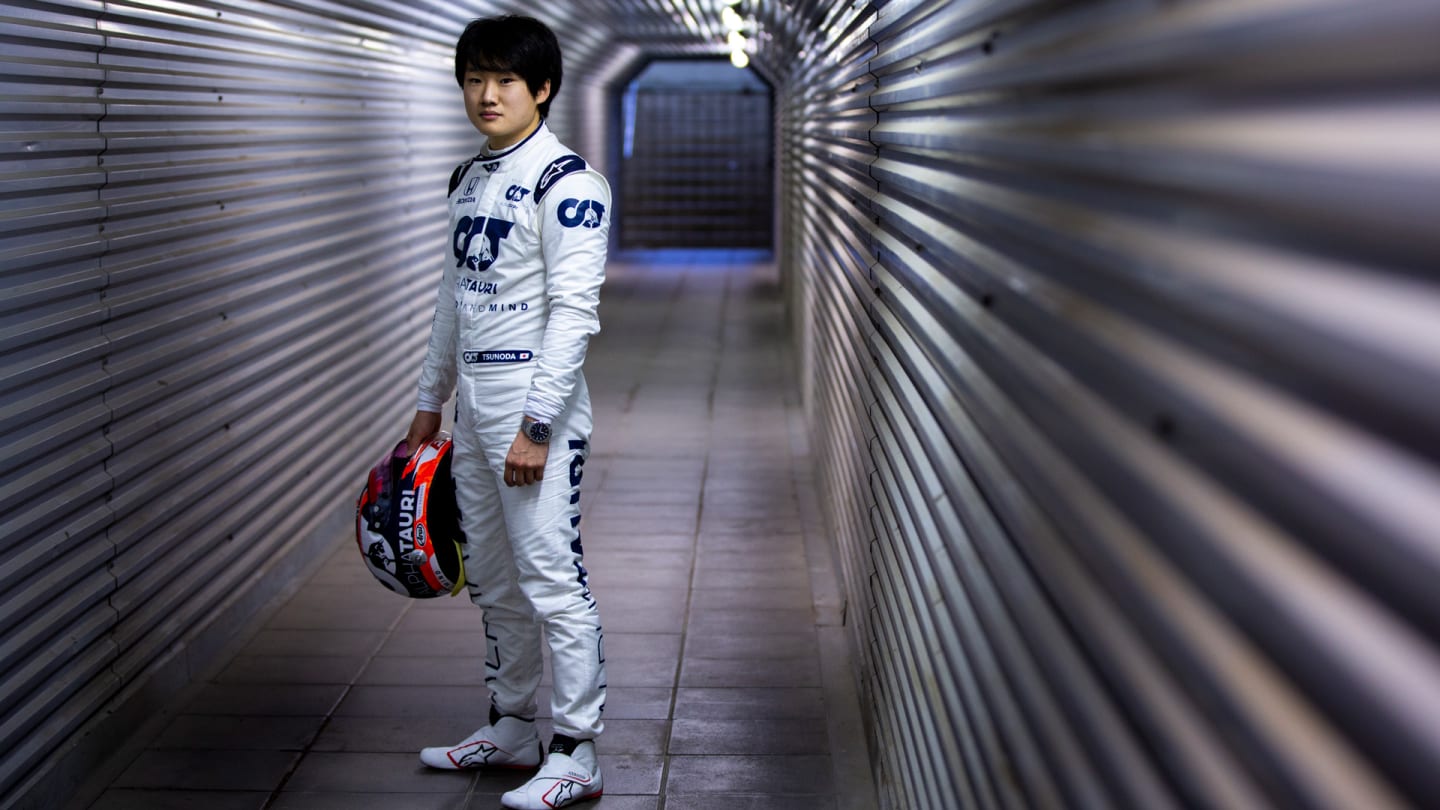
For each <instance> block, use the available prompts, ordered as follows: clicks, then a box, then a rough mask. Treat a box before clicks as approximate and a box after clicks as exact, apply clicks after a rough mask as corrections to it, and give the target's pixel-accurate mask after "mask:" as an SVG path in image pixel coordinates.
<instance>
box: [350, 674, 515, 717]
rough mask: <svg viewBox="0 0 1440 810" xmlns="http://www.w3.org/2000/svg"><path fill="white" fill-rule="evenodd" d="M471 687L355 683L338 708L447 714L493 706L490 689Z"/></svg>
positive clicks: (372, 713)
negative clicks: (358, 684) (474, 707)
mask: <svg viewBox="0 0 1440 810" xmlns="http://www.w3.org/2000/svg"><path fill="white" fill-rule="evenodd" d="M481 683H483V681H479V680H477V681H476V682H475V685H472V686H423V685H421V686H414V685H410V686H352V687H350V691H349V692H348V693H347V694H346V695H345V699H344V700H343V701H341V703H340V705H339V706H338V707H337V708H336V709H335V716H337V717H445V716H447V715H450V714H454V713H455V712H464V711H466V709H467V707H471V706H478V707H481V711H485V710H487V709H488V707H489V705H490V692H489V690H487V689H486V688H485V687H484V686H481V685H480V684H481Z"/></svg>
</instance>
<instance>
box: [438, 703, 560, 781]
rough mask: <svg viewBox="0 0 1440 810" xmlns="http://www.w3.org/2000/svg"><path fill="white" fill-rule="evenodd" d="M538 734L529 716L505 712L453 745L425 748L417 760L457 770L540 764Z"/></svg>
mask: <svg viewBox="0 0 1440 810" xmlns="http://www.w3.org/2000/svg"><path fill="white" fill-rule="evenodd" d="M540 750H541V745H540V735H539V734H537V733H536V732H535V723H534V721H532V720H522V719H520V718H518V717H511V716H509V715H506V716H503V717H499V718H497V719H496V720H495V721H494V722H492V723H490V724H489V725H487V726H484V727H482V728H480V729H479V730H478V731H476V732H475V733H474V734H471V735H470V736H469V737H466V738H465V739H464V740H462V741H460V742H458V743H456V744H455V745H444V746H439V747H437V748H426V749H424V750H423V751H421V752H420V761H421V762H423V763H425V764H426V765H429V766H430V767H432V768H442V769H444V770H450V771H458V770H464V769H469V768H512V769H516V770H530V769H531V768H534V767H535V766H536V765H539V764H540Z"/></svg>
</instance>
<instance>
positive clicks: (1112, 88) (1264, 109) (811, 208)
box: [0, 0, 1440, 808]
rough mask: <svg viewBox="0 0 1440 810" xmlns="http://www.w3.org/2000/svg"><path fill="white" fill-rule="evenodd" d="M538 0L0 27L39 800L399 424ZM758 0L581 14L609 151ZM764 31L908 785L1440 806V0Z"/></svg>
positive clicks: (816, 396) (1079, 7)
mask: <svg viewBox="0 0 1440 810" xmlns="http://www.w3.org/2000/svg"><path fill="white" fill-rule="evenodd" d="M501 5H502V4H489V3H484V2H472V3H469V4H466V5H465V6H464V7H454V6H448V5H447V6H442V5H439V4H430V3H421V4H395V3H389V2H380V1H379V0H376V2H369V3H352V4H336V3H327V2H304V3H299V2H297V3H285V4H280V3H260V2H235V3H224V4H211V5H206V6H199V5H190V4H185V3H172V2H164V3H161V2H131V3H98V2H69V3H63V2H57V3H40V2H24V3H10V4H6V5H5V6H4V7H3V8H0V23H3V25H4V28H3V31H0V38H3V42H4V48H3V51H0V65H3V69H0V113H3V115H4V117H5V127H4V131H3V132H4V134H3V137H0V149H3V152H0V154H3V164H0V240H3V241H0V262H3V270H0V287H3V296H0V335H3V341H0V381H3V384H0V435H3V451H0V462H3V465H0V470H3V472H0V510H3V514H4V515H5V517H4V518H3V521H4V523H3V527H4V528H3V532H0V543H3V544H4V550H5V552H6V555H5V559H6V562H5V563H4V564H3V577H0V618H3V620H4V621H3V629H0V651H3V654H0V705H3V718H0V746H3V750H5V751H6V752H7V753H6V755H5V758H4V760H3V763H0V786H3V791H4V793H5V794H6V795H7V796H13V795H14V794H15V792H16V790H17V789H19V787H20V785H21V780H22V779H24V778H26V776H27V774H28V775H29V777H30V779H31V781H32V782H33V781H35V780H37V779H43V778H45V775H46V773H47V771H46V769H47V768H51V767H57V766H56V765H55V763H56V762H57V761H60V760H59V759H58V757H59V755H60V752H61V749H60V746H61V745H62V743H65V741H66V740H67V739H69V740H71V741H73V740H74V739H75V738H76V736H75V735H76V732H77V730H82V729H85V728H90V727H93V725H94V724H95V723H97V722H98V719H97V718H101V717H103V716H104V715H105V713H107V712H110V711H112V710H113V709H114V708H115V707H116V706H117V705H119V704H121V703H122V702H123V701H125V700H126V699H127V698H128V697H130V696H132V695H133V694H134V693H135V692H136V691H137V690H138V691H143V690H145V689H146V688H150V687H147V683H148V681H147V678H148V677H149V676H150V674H152V673H155V672H157V671H158V670H159V669H160V668H162V667H163V666H165V664H166V662H167V661H169V660H172V659H173V658H174V656H176V655H179V654H182V653H183V648H184V646H185V645H186V644H187V643H189V642H188V641H187V639H191V638H193V634H195V633H197V632H199V631H200V630H201V629H202V628H204V627H205V626H206V622H207V619H208V617H210V616H214V615H216V614H217V613H218V612H219V611H221V610H223V609H224V606H225V605H226V604H227V600H230V599H233V598H236V594H239V593H240V592H242V591H246V590H251V589H254V588H255V587H256V583H255V581H254V579H253V578H251V575H253V574H254V572H256V571H263V570H264V568H263V566H264V563H265V561H266V560H274V559H276V558H277V555H280V554H283V553H284V552H285V550H286V549H290V548H294V547H296V545H297V544H298V543H300V541H301V538H302V537H303V536H304V535H305V534H306V533H307V532H308V531H309V530H310V529H311V528H312V527H313V526H314V525H316V523H317V522H318V521H319V520H320V519H321V518H322V517H323V514H321V513H323V512H325V511H326V510H332V509H343V507H344V505H345V503H346V501H348V499H349V497H350V495H351V489H352V488H353V481H354V471H355V470H356V469H363V468H364V467H365V466H368V462H369V460H370V458H371V456H372V455H374V454H376V453H378V451H379V448H380V447H381V446H382V445H384V444H385V443H387V442H388V440H389V439H390V438H391V437H393V436H394V434H395V432H396V431H397V430H398V429H399V427H401V426H403V423H404V419H405V417H406V415H407V412H408V410H409V408H410V403H411V396H412V390H411V388H412V384H413V375H414V373H415V371H414V369H413V365H414V361H415V360H416V359H417V357H418V354H419V352H420V349H421V346H422V344H423V341H424V334H425V328H424V327H425V323H426V322H427V321H428V316H429V304H428V303H427V302H428V301H430V300H431V297H430V296H431V293H430V290H431V288H432V286H433V283H434V280H433V279H434V275H433V273H434V269H435V268H436V265H435V264H432V262H434V261H437V260H436V259H435V250H436V248H435V245H437V244H440V243H441V242H442V241H443V234H440V233H438V232H437V231H436V227H437V225H436V223H440V222H442V216H443V215H442V214H441V210H442V208H441V206H442V205H443V202H442V197H441V196H440V193H439V191H438V187H439V185H440V184H441V183H443V182H444V178H445V177H446V176H448V173H449V170H450V167H451V166H452V165H453V163H454V162H455V161H456V160H458V159H459V158H461V157H463V156H464V155H466V154H467V153H469V152H470V151H472V150H473V148H474V140H473V137H472V136H471V133H470V130H469V129H468V126H467V125H466V124H465V122H464V120H463V118H462V117H460V115H459V113H458V109H457V106H456V104H455V90H454V89H453V85H451V84H450V83H449V82H450V80H449V78H448V71H449V69H448V64H447V63H448V59H449V51H450V47H451V43H452V42H453V38H454V35H455V33H456V32H457V31H458V30H459V27H460V25H461V24H462V23H463V21H464V19H466V18H468V17H469V16H472V15H474V14H476V13H486V12H489V11H492V10H496V9H498V8H500V7H501ZM503 5H504V7H505V8H507V9H517V10H525V9H522V8H521V7H520V5H519V4H518V3H511V4H503ZM718 8H719V6H718V5H717V4H713V3H704V2H698V1H697V0H613V2H611V3H610V4H608V5H607V6H605V9H606V13H607V14H609V15H611V17H612V19H610V21H609V25H610V28H609V29H607V28H605V27H604V26H601V25H597V24H595V23H596V21H597V19H598V17H600V16H601V14H600V13H599V12H597V10H596V9H595V7H594V6H582V5H581V4H578V3H577V4H554V5H553V7H547V8H546V9H544V10H543V11H542V12H541V13H543V14H544V15H545V16H546V17H547V19H550V20H551V21H552V22H553V23H554V24H555V25H556V26H557V28H559V29H560V30H561V32H562V41H564V42H565V43H566V46H567V56H568V59H567V73H566V88H567V89H566V90H565V91H564V92H562V94H561V97H560V100H559V101H558V102H557V105H556V111H555V119H556V122H557V130H558V131H559V132H560V134H561V136H562V138H565V139H566V140H567V141H568V142H570V143H571V144H572V145H573V146H575V147H576V148H577V149H579V150H580V151H581V152H582V153H584V154H586V155H587V157H589V158H590V159H591V160H592V162H594V163H596V164H597V165H600V166H601V167H602V169H605V170H606V171H610V169H611V167H610V166H607V165H606V163H607V161H608V160H609V159H611V156H613V155H614V154H615V152H614V137H615V135H614V133H615V130H614V127H613V109H614V106H613V99H614V90H615V88H614V87H613V86H612V85H613V83H614V82H616V81H618V80H620V79H622V78H624V77H626V76H628V75H631V74H632V69H633V67H634V66H636V65H637V64H639V63H641V62H643V60H644V59H645V58H647V56H675V55H685V54H691V55H694V54H697V53H717V52H723V51H722V50H720V49H721V48H723V46H721V45H720V41H721V40H722V39H723V36H724V30H723V27H721V26H720V25H719V22H718ZM739 9H740V10H741V11H742V13H745V14H749V15H753V16H755V17H756V19H757V21H758V26H757V29H758V30H753V31H749V32H748V33H750V34H752V35H753V42H754V43H755V49H756V53H755V60H756V61H755V64H756V67H757V68H758V69H760V70H762V71H763V72H764V73H765V74H766V75H767V76H768V77H771V78H772V79H774V80H775V81H776V83H777V85H778V87H779V88H780V89H779V105H778V106H779V109H778V111H777V115H778V126H779V132H780V138H779V147H780V155H781V159H782V168H783V171H782V200H781V202H782V205H783V208H784V215H783V237H782V245H781V250H782V253H781V256H782V264H783V270H784V278H785V284H786V294H787V297H788V300H789V310H790V313H791V318H792V333H793V335H794V341H795V354H796V357H797V358H798V365H799V368H800V371H801V385H802V388H803V391H804V400H805V403H806V406H807V409H808V414H809V417H810V421H811V430H812V432H813V434H814V442H813V446H814V449H815V456H816V457H815V463H816V465H817V468H818V472H817V480H819V481H820V482H821V484H822V487H823V489H824V492H823V493H822V498H823V499H824V500H825V501H826V506H827V508H826V510H825V511H826V513H827V515H828V516H829V517H830V518H831V520H832V528H833V530H834V539H835V540H834V541H835V548H836V555H837V558H838V559H839V562H840V568H841V571H842V575H843V577H844V580H845V581H844V583H843V587H844V589H845V591H846V594H847V599H848V601H847V612H846V621H847V626H848V627H849V628H850V631H851V633H852V638H853V640H854V642H855V649H856V651H857V652H858V661H859V671H858V672H857V677H858V679H859V681H860V685H861V691H862V697H863V699H864V700H865V702H866V705H867V706H868V707H869V708H870V710H871V716H870V721H871V726H870V736H871V741H872V751H873V752H875V754H874V755H875V757H876V766H877V772H878V774H879V775H880V782H881V787H882V791H883V794H884V800H885V803H886V805H887V806H890V807H916V808H929V807H934V808H951V807H958V806H965V807H972V806H973V807H1000V806H1005V807H1021V806H1039V807H1060V806H1067V807H1068V806H1077V807H1078V806H1096V807H1105V806H1132V807H1145V808H1155V807H1166V806H1177V805H1193V806H1213V807H1226V808H1230V807H1247V806H1284V807H1291V806H1308V807H1366V808H1379V807H1386V806H1394V805H1399V804H1402V803H1404V802H1407V801H1408V802H1410V803H1414V804H1422V805H1423V804H1426V803H1433V799H1434V797H1436V796H1440V782H1437V780H1440V776H1437V775H1440V731H1437V730H1440V688H1437V686H1440V658H1437V654H1436V647H1435V641H1436V633H1437V628H1440V610H1437V607H1436V604H1435V600H1436V597H1435V596H1434V594H1435V589H1434V588H1433V587H1432V585H1431V583H1432V582H1434V581H1435V576H1436V573H1437V571H1436V569H1437V567H1440V566H1437V561H1440V469H1437V457H1440V425H1437V417H1436V415H1435V414H1436V411H1435V409H1434V407H1433V406H1432V404H1431V403H1433V402H1434V401H1435V400H1436V395H1437V393H1440V361H1437V359H1436V358H1440V351H1437V350H1440V286H1437V283H1436V279H1435V275H1434V273H1435V267H1436V266H1437V264H1440V262H1437V259H1440V243H1437V242H1440V236H1437V233H1440V232H1437V230H1436V229H1435V228H1434V227H1433V223H1434V221H1435V220H1436V215H1437V213H1440V191H1437V189H1440V154H1437V145H1436V144H1437V140H1436V138H1435V137H1434V132H1435V131H1436V127H1437V124H1440V110H1437V108H1436V102H1435V98H1436V97H1435V94H1434V89H1435V87H1436V86H1437V81H1440V52H1437V50H1436V49H1435V48H1434V42H1435V41H1436V35H1437V33H1440V6H1437V5H1436V4H1435V3H1433V2H1431V1H1430V0H1410V1H1408V2H1407V1H1406V0H1379V1H1378V2H1371V3H1365V4H1356V3H1351V2H1342V0H1265V2H1236V1H1232V0H1211V1H1210V2H1199V1H1197V2H1188V3H1149V2H1134V1H1133V0H1098V1H1097V2H1093V3H1085V4H1076V3H1062V2H1036V1H1034V0H1031V1H1029V2H1027V1H1026V0H1002V2H987V3H980V2H941V1H940V0H926V1H925V2H920V1H919V0H893V1H892V2H884V3H864V2H855V3H850V2H847V3H839V4H835V3H823V2H820V1H819V0H796V1H795V2H773V3H771V2H764V3H757V2H754V0H743V1H742V2H741V3H740V4H739ZM622 40H627V41H622ZM707 43H708V44H707ZM611 173H612V175H613V172H611ZM181 682H182V683H183V677H182V679H181ZM164 685H165V686H174V685H175V682H174V680H173V679H171V680H167V681H166V682H165V684H164ZM156 699H157V700H158V699H159V698H158V697H157V698H156ZM101 753H103V752H97V753H96V756H99V755H100V754H101ZM37 769H38V770H37ZM81 772H83V771H78V770H77V771H73V772H72V773H81ZM53 775H54V774H53V773H51V776H53Z"/></svg>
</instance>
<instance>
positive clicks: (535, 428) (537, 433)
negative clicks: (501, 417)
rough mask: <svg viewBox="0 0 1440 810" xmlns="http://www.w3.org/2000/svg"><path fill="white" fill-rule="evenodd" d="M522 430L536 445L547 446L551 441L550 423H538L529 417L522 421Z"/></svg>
mask: <svg viewBox="0 0 1440 810" xmlns="http://www.w3.org/2000/svg"><path fill="white" fill-rule="evenodd" d="M520 430H521V431H522V432H524V434H525V435H526V437H528V438H529V439H530V441H532V442H535V443H536V444H545V443H546V442H548V441H550V423H549V422H538V421H536V420H534V419H532V418H530V417H528V416H527V417H525V418H524V419H522V420H521V421H520Z"/></svg>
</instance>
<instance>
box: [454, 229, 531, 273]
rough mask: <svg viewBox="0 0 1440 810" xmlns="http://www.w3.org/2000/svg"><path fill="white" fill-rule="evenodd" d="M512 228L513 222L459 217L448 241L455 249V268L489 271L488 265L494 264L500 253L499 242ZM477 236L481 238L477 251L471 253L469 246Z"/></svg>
mask: <svg viewBox="0 0 1440 810" xmlns="http://www.w3.org/2000/svg"><path fill="white" fill-rule="evenodd" d="M514 227H515V223H513V222H507V221H505V220H503V219H496V218H494V217H482V218H480V219H473V218H471V217H461V218H460V221H459V222H457V223H455V234H454V236H453V237H452V238H451V240H450V242H451V246H452V247H453V248H454V249H455V266H456V267H460V266H461V265H464V266H465V267H468V268H470V269H471V270H474V271H476V272H482V271H485V270H488V269H490V265H492V264H494V263H495V255H496V254H497V253H499V252H500V240H501V239H504V238H505V237H507V236H509V235H510V229H511V228H514ZM477 236H479V237H482V238H481V239H480V243H479V245H478V249H476V250H474V251H473V252H472V249H471V244H472V243H474V242H475V237H477Z"/></svg>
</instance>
